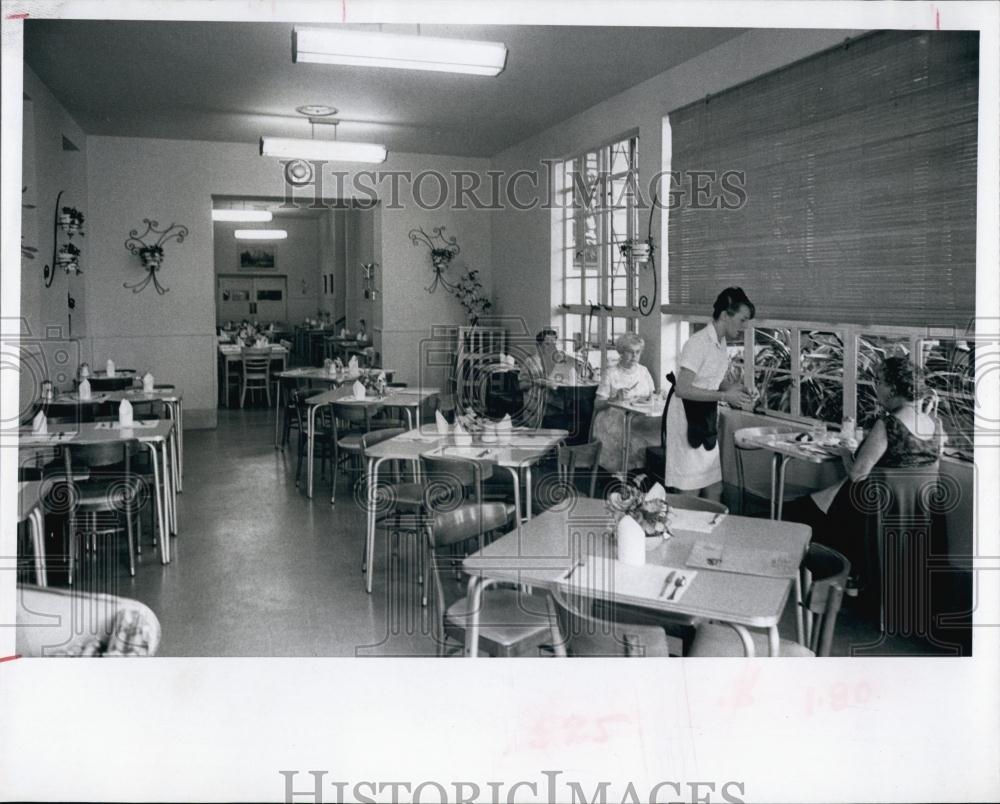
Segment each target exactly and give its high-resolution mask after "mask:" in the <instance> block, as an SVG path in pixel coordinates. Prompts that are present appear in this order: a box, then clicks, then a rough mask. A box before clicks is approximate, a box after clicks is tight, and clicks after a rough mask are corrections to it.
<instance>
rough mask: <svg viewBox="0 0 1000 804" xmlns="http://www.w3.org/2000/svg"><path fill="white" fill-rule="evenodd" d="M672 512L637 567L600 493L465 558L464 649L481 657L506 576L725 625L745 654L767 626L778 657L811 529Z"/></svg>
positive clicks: (548, 513)
mask: <svg viewBox="0 0 1000 804" xmlns="http://www.w3.org/2000/svg"><path fill="white" fill-rule="evenodd" d="M675 514H677V516H675V518H674V519H673V521H672V522H671V525H670V531H671V533H672V535H671V536H670V538H667V539H663V538H660V537H655V538H647V540H646V541H647V545H646V557H645V558H646V561H645V564H642V565H640V566H634V565H631V564H625V563H624V562H621V561H619V560H618V559H617V558H616V553H615V543H614V538H613V536H612V532H613V530H614V524H613V518H612V514H611V513H610V512H609V511H608V509H607V505H606V503H605V501H604V500H601V499H594V498H581V499H577V500H576V502H575V503H574V505H573V506H572V507H570V508H557V509H552V510H549V511H546V512H545V513H543V514H540V515H539V516H537V517H535V518H533V519H532V520H530V521H529V522H526V523H524V525H523V527H521V528H516V529H514V530H512V531H511V532H509V533H507V534H505V535H503V536H501V537H500V538H499V539H497V540H496V541H494V542H492V543H490V544H489V545H487V546H485V547H484V548H482V549H481V550H478V551H476V552H475V553H472V554H471V555H469V556H468V557H466V558H465V560H464V561H463V564H462V567H463V571H464V572H465V574H466V575H468V578H469V580H468V593H467V594H468V598H469V611H470V612H471V618H470V622H469V626H468V628H467V630H466V635H465V655H466V656H468V657H475V656H477V655H478V641H479V612H480V610H481V608H482V594H483V590H484V588H485V587H487V586H489V585H490V584H495V583H509V584H515V585H518V586H522V587H530V588H537V589H544V590H549V591H556V592H558V593H561V594H571V595H574V596H580V597H583V598H588V599H593V600H602V601H605V602H608V603H613V604H619V605H628V606H638V607H641V608H643V609H647V610H649V611H651V612H654V613H655V612H661V613H663V614H673V615H679V616H683V617H689V618H703V619H712V620H717V621H720V622H724V623H728V624H729V625H731V626H732V627H733V628H734V630H735V631H736V632H737V634H739V637H740V640H741V641H742V643H743V646H744V650H745V651H746V654H747V656H753V655H754V643H753V638H752V636H751V635H750V632H749V630H748V629H750V628H754V629H763V630H765V631H766V632H767V642H768V651H769V653H770V655H771V656H777V655H778V654H779V645H780V640H779V636H778V623H779V621H780V620H781V616H782V613H783V612H784V609H785V606H786V604H787V602H788V598H789V593H790V592H791V590H792V589H793V587H794V586H795V585H796V583H797V581H798V579H799V568H800V566H801V563H802V560H803V559H804V558H805V554H806V551H807V550H808V547H809V541H810V539H811V536H812V534H811V531H810V528H809V527H808V526H807V525H800V524H798V523H794V522H773V521H771V520H766V519H758V518H751V517H742V516H734V515H732V514H721V515H720V514H715V513H713V512H702V511H683V512H681V511H675ZM557 649H558V646H557Z"/></svg>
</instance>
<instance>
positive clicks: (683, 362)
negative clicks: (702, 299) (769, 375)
mask: <svg viewBox="0 0 1000 804" xmlns="http://www.w3.org/2000/svg"><path fill="white" fill-rule="evenodd" d="M754 312H755V310H754V306H753V303H752V302H751V301H750V299H748V298H747V295H746V294H745V293H744V292H743V289H742V288H726V289H725V290H724V291H722V293H720V294H719V297H718V298H717V299H716V300H715V305H714V307H713V309H712V322H711V323H710V324H709V325H708V326H707V327H704V328H703V329H701V330H699V331H698V332H696V333H695V334H694V335H692V336H691V337H690V338H689V339H688V341H687V343H685V344H684V348H683V349H682V350H681V357H680V361H679V365H678V372H677V379H676V383H675V385H674V389H673V392H672V395H671V398H670V405H669V407H668V409H667V452H666V481H667V485H668V486H672V487H673V488H675V489H679V490H681V491H686V492H696V493H698V494H699V495H700V496H702V497H708V498H711V499H715V500H718V499H720V498H721V496H722V464H721V462H720V460H719V445H718V441H717V427H718V410H717V403H719V402H728V403H729V404H730V405H733V406H734V407H749V406H750V405H751V404H752V402H753V396H752V394H751V393H750V391H748V390H747V389H746V388H745V387H744V386H743V384H742V383H741V382H731V383H725V382H724V380H725V378H726V372H727V370H728V369H729V355H728V351H727V348H726V344H727V341H730V340H733V341H735V340H738V339H739V337H740V333H742V332H743V330H744V329H745V327H746V322H747V321H749V320H750V319H751V318H753V317H754ZM685 402H687V403H689V404H688V405H685ZM690 403H694V404H690ZM689 412H690V413H691V421H689V415H688V414H689ZM695 418H697V419H698V420H697V421H696V420H695Z"/></svg>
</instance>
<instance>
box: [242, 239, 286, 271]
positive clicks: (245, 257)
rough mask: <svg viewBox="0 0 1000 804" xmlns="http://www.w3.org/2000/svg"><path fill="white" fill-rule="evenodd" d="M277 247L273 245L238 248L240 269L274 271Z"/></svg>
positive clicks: (276, 264) (275, 268)
mask: <svg viewBox="0 0 1000 804" xmlns="http://www.w3.org/2000/svg"><path fill="white" fill-rule="evenodd" d="M277 269H278V255H277V247H276V246H274V245H258V246H244V247H243V248H241V249H240V270H241V271H276V270H277Z"/></svg>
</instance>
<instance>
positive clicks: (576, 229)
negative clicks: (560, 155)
mask: <svg viewBox="0 0 1000 804" xmlns="http://www.w3.org/2000/svg"><path fill="white" fill-rule="evenodd" d="M638 145H639V140H638V137H636V136H629V137H625V138H622V139H619V140H616V141H615V142H612V143H611V144H609V145H604V146H601V147H600V148H596V149H594V150H591V151H587V152H586V153H584V154H580V155H578V156H575V157H573V158H572V159H567V160H565V161H563V162H560V163H558V164H557V165H556V170H555V186H554V188H553V198H554V204H553V212H552V214H553V233H554V237H555V238H556V242H555V244H554V245H555V246H556V248H554V249H553V251H554V254H555V256H554V257H553V260H554V264H553V266H552V272H553V278H554V280H555V284H556V285H557V287H558V290H557V292H556V294H555V299H556V304H557V305H558V311H557V312H556V314H555V315H554V316H553V320H552V325H553V327H554V328H555V329H556V330H557V331H558V332H559V333H560V336H561V338H562V341H563V348H564V349H565V350H566V351H568V352H570V353H573V354H577V355H579V356H581V357H585V358H586V359H587V360H588V362H589V363H590V365H591V366H593V367H594V368H595V369H596V370H598V371H599V370H600V369H601V368H602V367H603V366H605V365H609V360H610V362H611V363H613V362H614V361H616V360H617V358H618V355H617V353H616V352H615V351H614V341H615V338H617V337H618V336H619V335H621V334H622V333H624V332H635V331H636V326H637V320H638V313H637V309H636V304H637V298H638V276H637V272H636V271H635V270H634V269H633V268H632V267H631V266H630V264H629V261H628V260H626V259H625V257H624V256H623V255H622V252H621V245H622V244H624V243H625V242H627V241H631V240H634V239H636V227H637V221H638V197H637V192H636V188H637V186H638Z"/></svg>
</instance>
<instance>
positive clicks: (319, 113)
mask: <svg viewBox="0 0 1000 804" xmlns="http://www.w3.org/2000/svg"><path fill="white" fill-rule="evenodd" d="M295 111H297V112H298V113H299V114H304V115H305V116H306V117H329V116H330V115H333V114H336V113H337V110H336V109H334V108H333V107H332V106H323V105H322V104H319V103H307V104H305V105H303V106H296V107H295Z"/></svg>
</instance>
